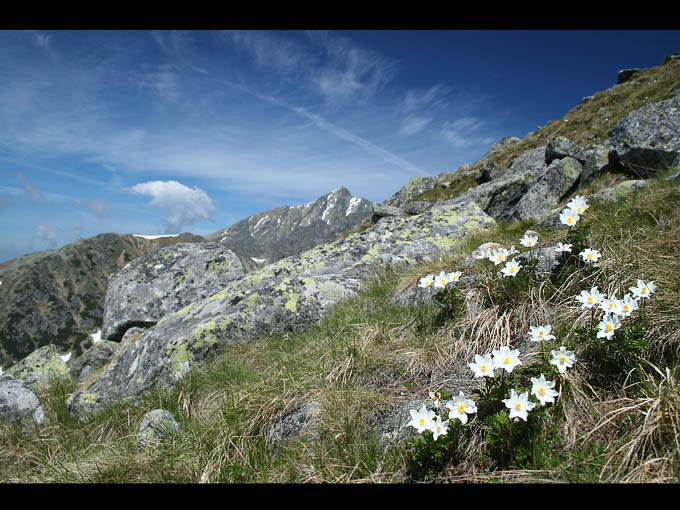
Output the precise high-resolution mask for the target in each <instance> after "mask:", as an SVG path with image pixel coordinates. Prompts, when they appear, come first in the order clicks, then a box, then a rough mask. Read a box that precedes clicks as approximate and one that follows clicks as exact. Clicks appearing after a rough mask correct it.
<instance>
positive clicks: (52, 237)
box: [35, 224, 57, 246]
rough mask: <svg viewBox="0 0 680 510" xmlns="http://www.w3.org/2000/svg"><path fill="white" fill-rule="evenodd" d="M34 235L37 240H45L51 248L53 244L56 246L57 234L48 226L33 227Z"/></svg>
mask: <svg viewBox="0 0 680 510" xmlns="http://www.w3.org/2000/svg"><path fill="white" fill-rule="evenodd" d="M35 235H36V236H37V237H38V238H39V239H44V240H46V241H47V242H48V243H49V244H50V246H53V245H54V244H56V241H57V233H56V232H55V230H54V229H53V228H52V227H50V226H49V225H45V224H40V225H38V226H37V227H35Z"/></svg>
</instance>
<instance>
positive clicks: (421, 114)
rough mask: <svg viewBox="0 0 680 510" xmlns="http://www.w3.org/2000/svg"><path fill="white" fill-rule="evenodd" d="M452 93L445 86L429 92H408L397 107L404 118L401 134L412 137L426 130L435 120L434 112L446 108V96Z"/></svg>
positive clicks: (433, 87) (437, 86)
mask: <svg viewBox="0 0 680 510" xmlns="http://www.w3.org/2000/svg"><path fill="white" fill-rule="evenodd" d="M450 91H451V89H450V87H446V86H444V85H434V86H432V87H430V88H429V89H427V90H416V89H412V90H408V91H407V92H406V94H405V95H404V98H403V99H402V101H401V102H400V103H399V105H398V106H397V112H398V113H399V114H400V115H403V116H404V118H403V119H402V121H401V126H400V128H399V133H401V134H402V135H406V136H412V135H415V134H418V133H420V132H421V131H422V130H423V129H425V128H426V127H427V126H428V125H429V124H430V123H431V122H432V121H433V120H434V112H435V111H436V110H437V109H440V108H443V107H444V106H446V104H447V100H446V96H447V94H449V93H450Z"/></svg>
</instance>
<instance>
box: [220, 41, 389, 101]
mask: <svg viewBox="0 0 680 510" xmlns="http://www.w3.org/2000/svg"><path fill="white" fill-rule="evenodd" d="M306 35H307V38H306V39H304V38H303V39H292V38H290V37H287V36H283V35H280V34H278V33H274V32H264V31H234V32H226V33H225V39H227V40H230V41H231V42H232V43H233V44H234V45H235V46H236V47H237V48H239V49H240V50H241V51H243V52H244V53H246V54H247V55H249V56H250V58H251V60H252V62H253V64H254V65H255V66H257V67H259V68H261V69H265V70H268V71H273V72H274V73H276V74H277V75H278V76H280V77H282V78H283V79H284V80H285V81H287V82H293V83H298V84H300V85H302V86H304V87H305V88H307V89H309V90H312V91H313V92H315V93H316V94H318V96H319V97H321V98H322V99H323V101H324V102H325V103H326V104H327V105H331V106H337V105H342V104H345V103H347V102H349V101H357V102H363V101H365V100H367V99H368V98H370V97H372V96H373V95H374V94H375V93H376V92H378V91H379V90H380V89H381V87H383V86H384V85H385V84H387V83H388V82H389V81H390V80H392V78H394V76H395V75H396V74H397V64H396V62H395V61H393V60H391V59H388V58H386V57H384V56H382V55H380V54H379V53H377V52H374V51H370V50H367V49H365V48H362V47H361V46H359V45H357V44H356V43H354V42H352V41H350V40H349V39H347V38H344V37H341V36H337V35H335V34H333V33H329V32H324V31H321V32H307V33H306ZM310 43H311V44H310Z"/></svg>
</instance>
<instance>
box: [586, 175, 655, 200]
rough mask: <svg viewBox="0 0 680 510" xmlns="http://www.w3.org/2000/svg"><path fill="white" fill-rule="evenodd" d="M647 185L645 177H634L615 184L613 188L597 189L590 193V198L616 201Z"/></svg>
mask: <svg viewBox="0 0 680 510" xmlns="http://www.w3.org/2000/svg"><path fill="white" fill-rule="evenodd" d="M645 186H647V181H645V180H644V179H632V180H628V181H623V182H620V183H619V184H617V185H616V186H614V187H613V188H605V189H603V190H600V191H597V192H595V193H593V194H591V195H588V197H587V199H588V200H597V201H598V202H615V201H618V200H622V199H623V198H625V197H627V196H628V195H630V194H631V193H633V192H634V191H635V190H636V189H640V188H643V187H645Z"/></svg>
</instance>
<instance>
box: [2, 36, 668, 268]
mask: <svg viewBox="0 0 680 510" xmlns="http://www.w3.org/2000/svg"><path fill="white" fill-rule="evenodd" d="M675 51H680V31H613V30H605V31H580V30H567V31H557V30H546V31H524V30H516V31H512V30H511V31H500V30H489V31H484V30H481V31H473V30H450V31H410V30H409V31H391V30H378V31H334V30H331V31H227V32H219V31H196V32H191V31H178V32H175V31H0V119H1V120H0V228H1V229H2V231H1V234H2V235H1V236H0V261H4V260H7V259H10V258H13V257H16V256H19V255H22V254H24V253H30V252H33V251H37V250H42V249H46V248H57V247H59V246H63V245H64V244H67V243H70V242H72V241H75V240H77V239H78V238H81V237H90V236H94V235H96V234H99V233H103V232H117V233H138V234H146V235H158V234H174V233H179V232H193V233H196V234H201V235H205V234H209V233H211V232H214V231H216V230H219V229H221V228H224V227H227V226H229V225H231V224H233V223H235V222H236V221H238V220H240V219H242V218H244V217H246V216H249V215H251V214H254V213H256V212H259V211H263V210H267V209H271V208H274V207H278V206H281V205H296V204H300V203H305V202H308V201H310V200H313V199H315V198H317V197H319V196H321V195H324V194H325V193H328V192H329V191H331V190H333V189H335V188H337V187H339V186H345V187H346V188H348V189H349V190H350V192H351V193H352V194H353V195H354V196H361V197H364V198H367V199H369V200H373V201H376V202H382V201H383V200H384V199H385V198H387V197H389V196H390V195H392V194H393V193H395V192H396V191H398V190H399V189H400V188H401V187H402V186H403V185H404V183H406V181H408V180H409V179H410V178H412V177H414V176H418V175H435V174H437V173H439V172H442V171H446V170H454V169H456V168H458V167H460V166H461V165H463V164H465V163H472V162H474V161H476V160H477V159H479V157H481V156H482V155H483V154H484V153H485V152H486V150H487V149H488V148H489V146H490V145H491V144H492V143H493V142H495V141H496V140H498V139H500V138H502V137H504V136H518V137H524V136H526V134H527V133H529V132H531V131H534V130H535V129H536V128H537V127H538V126H542V125H545V124H546V123H547V122H548V121H549V120H552V119H557V118H561V117H562V116H563V115H564V114H565V113H566V112H567V111H568V110H569V109H571V108H572V107H574V106H575V105H576V104H578V103H579V102H580V101H581V99H582V98H583V97H585V96H588V95H592V94H593V93H594V92H597V91H599V90H604V89H606V88H609V87H611V86H613V85H614V84H615V83H616V76H617V72H618V71H619V70H620V69H625V68H633V67H653V66H656V65H659V64H660V63H661V62H662V60H663V58H664V57H665V56H666V55H669V54H672V53H673V52H675Z"/></svg>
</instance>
